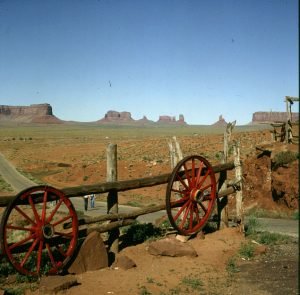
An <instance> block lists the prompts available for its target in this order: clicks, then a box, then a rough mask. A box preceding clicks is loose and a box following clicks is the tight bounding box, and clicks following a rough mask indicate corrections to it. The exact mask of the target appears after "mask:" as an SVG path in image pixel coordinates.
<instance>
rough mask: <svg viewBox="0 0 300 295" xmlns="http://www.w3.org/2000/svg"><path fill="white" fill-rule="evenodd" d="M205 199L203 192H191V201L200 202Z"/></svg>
mask: <svg viewBox="0 0 300 295" xmlns="http://www.w3.org/2000/svg"><path fill="white" fill-rule="evenodd" d="M201 198H203V192H202V191H201V190H200V189H197V188H193V189H192V190H191V192H190V199H191V200H192V201H195V202H200V201H201Z"/></svg>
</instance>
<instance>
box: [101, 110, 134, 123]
mask: <svg viewBox="0 0 300 295" xmlns="http://www.w3.org/2000/svg"><path fill="white" fill-rule="evenodd" d="M133 121H134V120H133V119H132V117H131V113H130V112H116V111H108V112H107V113H106V114H105V116H104V118H103V119H101V120H99V121H98V122H103V123H105V122H106V123H125V122H133Z"/></svg>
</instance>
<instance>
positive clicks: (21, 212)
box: [15, 206, 36, 225]
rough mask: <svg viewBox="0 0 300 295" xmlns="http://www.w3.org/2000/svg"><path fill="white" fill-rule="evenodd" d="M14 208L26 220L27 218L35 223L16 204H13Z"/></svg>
mask: <svg viewBox="0 0 300 295" xmlns="http://www.w3.org/2000/svg"><path fill="white" fill-rule="evenodd" d="M15 209H16V211H17V212H18V213H20V214H21V215H22V216H23V217H24V218H25V219H26V220H28V221H29V222H30V223H32V224H33V225H36V223H35V222H34V221H33V220H32V219H31V218H30V217H29V216H28V215H27V214H26V213H25V212H23V210H21V209H20V208H19V207H18V206H15Z"/></svg>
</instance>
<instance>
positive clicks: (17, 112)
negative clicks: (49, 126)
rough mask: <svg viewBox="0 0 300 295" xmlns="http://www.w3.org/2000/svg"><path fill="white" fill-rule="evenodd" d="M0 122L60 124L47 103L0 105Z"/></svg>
mask: <svg viewBox="0 0 300 295" xmlns="http://www.w3.org/2000/svg"><path fill="white" fill-rule="evenodd" d="M0 121H15V122H20V123H61V121H60V120H59V119H58V118H56V117H55V116H54V115H53V112H52V107H51V105H50V104H48V103H44V104H32V105H30V106H8V105H0Z"/></svg>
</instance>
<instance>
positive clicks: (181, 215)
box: [166, 156, 216, 235]
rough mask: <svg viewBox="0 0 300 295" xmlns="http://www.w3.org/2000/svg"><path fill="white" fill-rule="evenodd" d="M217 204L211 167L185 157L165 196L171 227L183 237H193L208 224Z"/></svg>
mask: <svg viewBox="0 0 300 295" xmlns="http://www.w3.org/2000/svg"><path fill="white" fill-rule="evenodd" d="M215 200H216V178H215V174H214V171H213V169H212V166H211V165H210V163H209V162H208V161H207V160H206V159H205V158H203V157H201V156H188V157H186V158H184V159H182V160H181V161H180V162H179V163H178V164H177V166H176V167H175V168H174V170H173V172H172V174H171V177H170V180H169V183H168V186H167V193H166V208H167V213H168V217H169V220H170V223H171V224H172V226H173V227H174V228H175V229H176V230H177V231H178V232H179V233H180V234H182V235H192V234H194V233H196V232H198V231H200V230H201V229H202V228H203V227H204V226H205V224H206V223H207V221H208V219H209V217H210V215H211V213H212V211H213V208H214V204H215Z"/></svg>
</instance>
